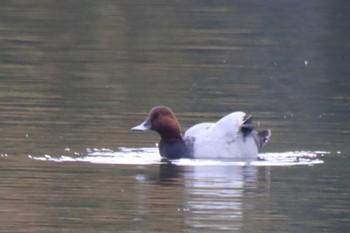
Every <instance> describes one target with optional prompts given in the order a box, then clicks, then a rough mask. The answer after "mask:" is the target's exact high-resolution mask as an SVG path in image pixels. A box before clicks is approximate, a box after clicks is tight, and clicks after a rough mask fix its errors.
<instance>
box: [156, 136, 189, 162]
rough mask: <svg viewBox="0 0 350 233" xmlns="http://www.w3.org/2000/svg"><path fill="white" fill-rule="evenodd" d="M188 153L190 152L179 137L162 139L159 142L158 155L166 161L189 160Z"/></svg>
mask: <svg viewBox="0 0 350 233" xmlns="http://www.w3.org/2000/svg"><path fill="white" fill-rule="evenodd" d="M189 152H190V150H189V148H188V146H187V145H186V143H185V141H184V140H183V138H182V136H181V135H180V138H171V139H164V138H162V139H161V140H160V142H159V153H160V155H161V156H162V157H166V158H168V159H180V158H189V157H191V156H190V153H189Z"/></svg>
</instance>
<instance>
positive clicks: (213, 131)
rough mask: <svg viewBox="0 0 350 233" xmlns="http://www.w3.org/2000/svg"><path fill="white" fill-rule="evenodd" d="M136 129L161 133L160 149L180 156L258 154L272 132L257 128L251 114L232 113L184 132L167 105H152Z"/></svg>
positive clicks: (209, 156)
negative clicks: (258, 130)
mask: <svg viewBox="0 0 350 233" xmlns="http://www.w3.org/2000/svg"><path fill="white" fill-rule="evenodd" d="M131 130H133V131H145V130H153V131H155V132H157V133H158V134H159V135H160V142H159V153H160V155H161V156H162V157H166V158H168V159H179V158H256V157H257V155H258V152H259V151H260V150H261V148H262V147H263V145H264V144H265V143H266V142H267V141H268V140H269V137H270V136H271V132H270V130H263V131H261V132H257V131H255V130H254V126H253V121H252V117H251V116H249V115H246V114H245V113H244V112H233V113H230V114H228V115H226V116H224V117H223V118H221V119H220V120H219V121H217V122H215V123H199V124H196V125H194V126H192V127H191V128H189V129H188V130H187V131H186V132H185V134H184V136H182V134H181V128H180V124H179V122H178V120H177V119H176V116H175V114H174V112H173V111H172V110H171V109H170V108H168V107H165V106H156V107H154V108H152V109H151V111H150V112H149V114H148V116H147V118H146V120H145V121H144V122H142V123H141V124H140V125H138V126H135V127H133V128H132V129H131Z"/></svg>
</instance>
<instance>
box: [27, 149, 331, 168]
mask: <svg viewBox="0 0 350 233" xmlns="http://www.w3.org/2000/svg"><path fill="white" fill-rule="evenodd" d="M64 151H65V153H67V152H69V153H72V155H64V154H63V155H60V156H51V155H43V156H32V155H28V157H29V158H31V159H33V160H41V161H54V162H88V163H95V164H124V165H152V164H164V163H168V161H164V160H162V159H161V158H160V156H159V152H158V148H156V147H144V148H127V147H120V148H118V150H117V151H114V150H112V149H108V148H94V149H90V148H87V149H86V155H81V154H82V153H78V152H71V151H70V149H68V148H65V149H64ZM328 154H330V152H327V151H291V152H274V153H261V154H259V156H258V157H259V159H258V160H253V161H251V160H249V161H247V160H227V159H225V160H223V159H179V160H173V161H171V163H173V164H175V165H178V166H248V165H250V166H298V165H299V166H300V165H304V166H305V165H307V166H312V165H316V164H322V163H324V162H323V160H321V159H320V158H321V157H323V156H325V155H328Z"/></svg>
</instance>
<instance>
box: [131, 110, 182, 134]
mask: <svg viewBox="0 0 350 233" xmlns="http://www.w3.org/2000/svg"><path fill="white" fill-rule="evenodd" d="M131 130H132V131H146V130H153V131H155V132H157V133H158V134H159V135H160V137H161V139H176V138H182V136H181V128H180V124H179V122H178V121H177V119H176V116H175V114H174V112H173V111H172V110H171V109H170V108H168V107H166V106H156V107H153V108H152V109H151V110H150V112H149V113H148V116H147V118H146V120H145V121H144V122H142V123H141V124H140V125H137V126H135V127H133V128H131Z"/></svg>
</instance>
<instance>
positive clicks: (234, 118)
mask: <svg viewBox="0 0 350 233" xmlns="http://www.w3.org/2000/svg"><path fill="white" fill-rule="evenodd" d="M245 116H246V114H245V113H244V112H233V113H231V114H229V115H227V116H225V117H223V118H221V119H220V120H219V121H218V122H216V123H201V124H197V125H194V126H193V127H191V128H190V129H188V130H187V131H186V132H185V138H192V140H193V156H194V157H195V158H255V157H256V156H257V153H258V148H257V146H256V143H255V141H254V138H253V136H252V135H250V134H243V132H242V125H243V123H244V117H245Z"/></svg>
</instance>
